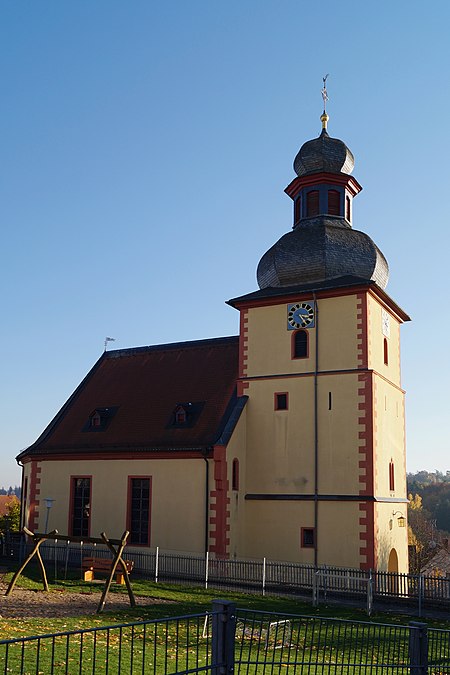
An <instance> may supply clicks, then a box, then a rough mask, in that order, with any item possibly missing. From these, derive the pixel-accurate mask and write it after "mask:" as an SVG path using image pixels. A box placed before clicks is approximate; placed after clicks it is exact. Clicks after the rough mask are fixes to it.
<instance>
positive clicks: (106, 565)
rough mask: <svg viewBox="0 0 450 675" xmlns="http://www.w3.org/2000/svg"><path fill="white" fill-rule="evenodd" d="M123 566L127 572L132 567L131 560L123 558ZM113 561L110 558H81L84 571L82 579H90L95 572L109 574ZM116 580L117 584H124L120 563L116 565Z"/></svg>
mask: <svg viewBox="0 0 450 675" xmlns="http://www.w3.org/2000/svg"><path fill="white" fill-rule="evenodd" d="M123 562H124V563H125V567H126V568H127V572H128V574H130V572H131V570H132V569H133V567H134V562H133V560H124V561H123ZM112 563H113V561H112V560H111V559H110V558H83V564H82V568H83V571H84V580H85V581H92V580H93V579H94V573H95V572H102V573H103V574H109V572H111V567H112ZM116 582H117V583H118V584H124V583H125V579H124V574H123V571H122V567H121V565H120V563H119V564H118V565H117V567H116Z"/></svg>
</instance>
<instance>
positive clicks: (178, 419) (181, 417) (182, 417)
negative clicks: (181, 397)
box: [175, 405, 187, 426]
mask: <svg viewBox="0 0 450 675" xmlns="http://www.w3.org/2000/svg"><path fill="white" fill-rule="evenodd" d="M186 420H187V413H186V410H185V409H184V408H183V406H182V405H179V406H178V408H177V409H176V410H175V424H176V425H177V426H178V425H179V424H186Z"/></svg>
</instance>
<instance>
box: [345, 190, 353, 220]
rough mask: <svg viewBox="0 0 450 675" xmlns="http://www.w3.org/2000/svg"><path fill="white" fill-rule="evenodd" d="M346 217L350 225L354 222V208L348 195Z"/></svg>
mask: <svg viewBox="0 0 450 675" xmlns="http://www.w3.org/2000/svg"><path fill="white" fill-rule="evenodd" d="M345 217H346V219H347V220H348V222H349V223H351V222H352V207H351V202H350V197H349V196H348V195H347V196H346V198H345Z"/></svg>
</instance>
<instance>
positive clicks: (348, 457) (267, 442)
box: [247, 373, 360, 495]
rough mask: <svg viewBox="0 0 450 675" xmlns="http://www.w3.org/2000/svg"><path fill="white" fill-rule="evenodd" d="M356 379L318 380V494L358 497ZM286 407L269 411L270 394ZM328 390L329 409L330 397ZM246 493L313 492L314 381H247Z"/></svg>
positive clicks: (353, 375)
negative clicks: (285, 398) (279, 397)
mask: <svg viewBox="0 0 450 675" xmlns="http://www.w3.org/2000/svg"><path fill="white" fill-rule="evenodd" d="M357 378H358V375H357V373H345V374H340V375H321V376H319V377H318V423H319V490H320V491H321V492H323V493H328V494H334V493H338V494H345V493H349V494H353V495H354V494H358V493H359V474H360V469H359V466H358V461H359V456H358V452H357V451H356V452H355V448H356V449H357V448H358V444H359V431H360V427H359V423H358V415H359V412H358V404H359V401H360V396H359V395H358V387H359V383H358V379H357ZM283 392H287V393H288V397H289V398H288V400H289V409H288V410H274V395H275V393H283ZM330 392H331V410H329V394H330ZM247 393H248V395H249V401H248V403H247V432H248V433H247V462H248V465H249V466H251V467H252V471H251V472H250V473H249V475H248V479H247V491H249V492H284V493H286V492H287V493H290V492H294V493H297V492H298V493H312V492H313V491H314V377H313V376H305V377H300V378H276V379H265V380H258V381H256V382H255V381H252V382H250V385H249V388H248V389H247Z"/></svg>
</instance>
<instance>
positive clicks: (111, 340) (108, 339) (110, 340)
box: [104, 337, 116, 352]
mask: <svg viewBox="0 0 450 675" xmlns="http://www.w3.org/2000/svg"><path fill="white" fill-rule="evenodd" d="M115 341H116V338H112V337H105V350H104V351H105V352H106V347H107V345H108V342H115Z"/></svg>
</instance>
